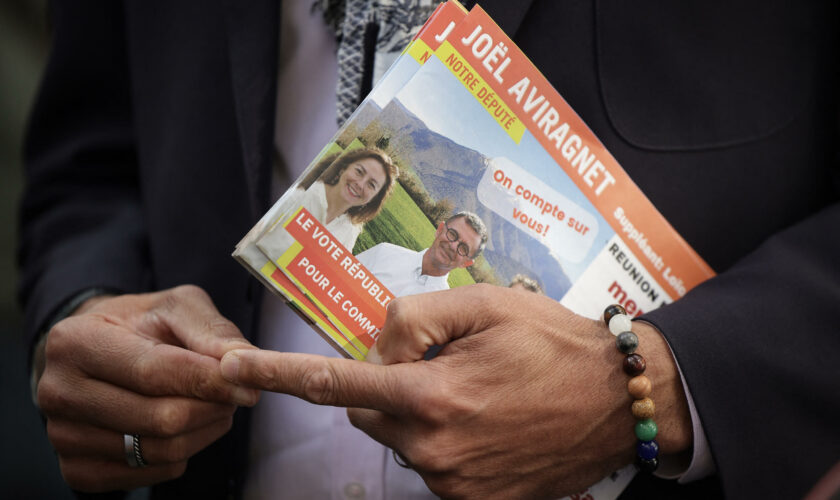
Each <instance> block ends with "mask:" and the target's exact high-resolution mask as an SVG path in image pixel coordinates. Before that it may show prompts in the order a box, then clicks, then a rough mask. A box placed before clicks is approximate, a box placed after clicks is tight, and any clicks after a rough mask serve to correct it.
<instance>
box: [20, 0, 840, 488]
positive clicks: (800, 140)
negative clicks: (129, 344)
mask: <svg viewBox="0 0 840 500" xmlns="http://www.w3.org/2000/svg"><path fill="white" fill-rule="evenodd" d="M480 3H481V5H482V6H484V8H485V9H486V10H487V11H488V12H489V13H490V14H491V15H492V16H493V17H494V18H495V19H496V20H497V21H498V22H499V24H500V25H501V26H502V28H503V29H504V30H506V31H507V32H508V33H509V34H510V35H511V36H512V38H513V39H514V41H515V42H516V43H517V44H519V46H520V47H521V48H522V49H523V51H524V52H525V53H526V54H527V55H528V56H529V57H530V58H531V59H532V61H533V63H534V64H535V65H536V66H537V67H538V68H540V69H541V70H542V72H543V73H544V74H545V75H546V77H547V78H548V79H549V80H550V81H551V82H552V83H553V84H554V86H555V87H556V88H557V90H558V91H559V92H560V93H561V94H562V95H563V96H564V97H565V99H566V100H567V101H568V102H569V103H570V104H571V106H572V107H573V108H574V109H575V110H577V112H578V113H579V114H580V115H581V116H582V117H583V119H584V120H585V121H586V122H587V123H588V124H589V126H590V127H591V128H592V129H593V130H594V131H595V133H596V134H597V135H598V137H600V138H601V140H602V141H603V142H604V144H605V145H606V146H607V148H608V149H609V150H610V151H611V152H612V154H613V155H614V156H615V157H616V158H617V159H618V161H619V162H620V163H621V164H622V166H623V167H624V169H625V170H626V171H627V172H628V173H629V175H630V176H631V178H633V179H634V180H635V182H636V183H637V184H638V185H639V186H640V188H641V189H642V191H643V192H645V193H646V194H647V196H648V197H649V198H650V199H651V200H652V201H653V203H654V205H656V207H658V209H659V210H660V211H661V212H662V213H663V214H664V215H665V217H666V218H667V219H668V220H669V221H670V222H671V223H672V224H673V226H674V227H675V228H676V230H677V231H678V232H679V233H681V234H682V235H683V237H684V238H685V239H686V240H687V241H688V242H689V243H690V244H691V245H692V246H693V247H694V248H695V249H696V250H697V251H698V252H699V254H700V255H701V256H703V257H704V258H705V259H706V261H707V262H709V263H710V264H711V265H712V267H713V268H714V269H715V270H716V271H717V272H718V273H719V276H718V277H716V278H714V279H712V280H710V281H708V282H707V283H705V284H703V285H701V286H700V287H698V288H697V289H695V290H694V291H692V292H690V293H689V294H688V295H687V296H686V297H684V298H683V299H681V300H679V301H677V302H676V303H674V304H672V305H669V306H667V307H664V308H662V309H660V310H658V311H655V312H653V313H650V314H648V315H647V316H646V317H647V319H648V320H650V321H652V322H653V323H654V324H656V325H657V326H658V327H659V328H660V329H661V330H662V331H663V332H664V334H665V336H666V337H667V339H668V341H669V343H670V345H671V346H672V348H673V350H674V353H675V355H676V357H677V359H678V361H679V365H680V367H681V368H682V371H683V372H684V375H685V378H686V379H687V382H688V385H689V386H690V389H691V392H692V394H693V397H694V401H695V402H696V405H697V409H698V411H699V413H700V416H701V419H702V422H703V425H704V427H705V430H706V434H707V437H708V439H709V443H710V447H711V452H712V454H713V457H714V459H715V462H716V465H717V471H718V473H717V475H715V476H714V477H713V478H712V479H709V480H707V481H704V482H703V483H701V484H700V485H695V486H694V487H693V488H688V489H675V488H676V485H674V484H663V483H661V482H657V481H651V480H648V479H645V480H640V481H638V482H637V483H634V484H633V485H632V486H631V488H630V489H629V490H628V492H627V495H628V496H633V495H639V496H642V495H643V496H645V497H655V496H660V497H672V498H673V497H675V496H686V495H689V494H693V495H695V496H708V495H709V494H712V495H719V494H720V493H721V491H722V492H725V493H726V495H727V496H729V497H732V498H769V497H774V498H798V497H801V496H802V495H803V494H805V493H806V492H807V490H808V489H809V488H810V487H811V486H812V485H813V484H814V483H815V482H816V481H817V479H818V478H819V477H820V476H821V475H822V474H823V473H825V471H826V470H827V469H828V468H829V467H830V466H831V465H832V464H833V463H835V462H836V461H837V460H838V459H840V446H838V443H840V425H838V422H840V388H838V385H839V384H840V371H838V368H837V366H838V365H837V362H838V361H840V359H838V358H840V331H838V327H837V324H838V322H837V319H838V312H840V264H838V258H840V235H839V234H838V233H840V204H838V199H840V195H838V193H839V192H840V188H838V116H839V115H840V113H838V109H840V108H838V101H837V98H838V82H837V70H838V54H837V51H836V50H835V46H836V42H837V40H836V32H837V31H838V29H837V28H838V26H837V24H838V23H837V21H838V16H837V15H836V14H837V13H836V12H833V11H834V10H835V9H834V7H833V6H832V5H831V4H833V2H801V1H797V2H793V1H790V2H762V1H754V0H745V1H742V2H735V3H732V2H729V3H726V4H723V3H721V4H720V5H718V4H716V3H714V2H711V3H710V2H708V1H694V0H686V1H681V2H671V1H664V0H662V1H649V2H609V1H582V0H569V1H563V2H559V1H553V0H533V1H524V0H519V1H504V0H495V1H491V0H488V1H482V2H480ZM278 4H279V2H277V1H274V0H252V1H247V2H236V1H233V0H229V1H224V0H212V1H211V0H207V1H203V2H189V1H178V0H174V1H169V2H118V1H111V2H92V1H77V2H65V1H56V2H54V4H53V5H52V9H51V13H52V28H53V37H54V47H53V51H52V54H51V57H50V61H49V64H48V67H47V69H46V73H45V77H44V82H43V86H42V88H41V91H40V95H39V98H38V102H37V105H36V107H35V109H34V112H33V115H32V120H31V124H30V131H29V136H28V140H27V144H26V163H27V167H26V168H27V188H26V193H25V197H24V200H23V204H22V212H21V213H22V218H21V223H22V225H21V240H22V245H21V253H20V256H21V268H22V273H21V275H22V280H21V285H20V293H21V298H22V301H23V303H24V304H25V308H26V324H27V330H28V332H29V335H30V336H32V337H33V338H34V336H35V335H36V334H37V332H38V331H39V330H40V329H41V328H43V325H44V322H45V321H46V318H48V317H49V316H50V315H51V314H52V313H53V312H54V311H56V310H57V309H58V308H59V307H60V305H61V304H62V303H63V302H64V301H66V300H67V299H68V298H69V297H71V296H73V295H74V294H76V293H77V292H79V291H80V290H84V289H87V288H90V287H105V288H110V289H116V290H121V291H125V292H143V291H149V290H156V289H162V288H167V287H171V286H174V285H179V284H183V283H194V284H197V285H199V286H201V287H203V288H204V289H206V290H207V291H208V292H209V294H210V295H211V296H212V298H213V300H214V301H215V303H216V305H217V306H218V308H219V310H220V311H221V312H222V313H223V314H224V315H225V316H227V317H228V318H230V319H231V320H232V321H234V322H235V323H236V324H237V325H238V326H239V327H240V328H241V329H242V331H243V332H246V335H251V336H253V333H254V325H255V318H256V317H257V315H258V313H259V311H258V310H257V305H258V304H259V297H260V294H261V292H262V290H261V285H260V284H259V283H258V282H257V281H256V280H254V279H252V278H251V277H250V276H249V275H248V273H247V272H245V271H244V270H243V269H242V268H241V266H239V264H237V263H236V262H234V260H233V259H232V258H231V257H230V253H231V250H232V248H233V247H234V245H235V243H236V242H237V241H238V240H239V239H240V238H241V237H242V235H243V234H244V233H245V232H246V231H247V230H248V228H250V227H251V226H252V224H253V223H254V222H255V221H256V220H257V219H258V217H259V216H260V215H261V214H262V213H263V212H264V211H265V209H266V208H267V207H268V203H269V195H268V186H269V178H270V175H271V174H270V168H271V167H270V165H271V157H272V147H273V146H272V142H273V141H272V139H273V138H272V136H273V127H274V117H275V114H274V112H275V100H276V99H275V92H276V68H277V64H276V61H277V42H278V40H279V36H278V16H279V5H278ZM313 64H317V61H313ZM245 417H247V415H246V414H244V413H243V414H242V415H240V418H238V422H237V424H236V426H235V429H234V431H233V432H232V433H230V435H228V436H227V437H225V438H224V439H222V440H220V441H219V442H217V443H216V444H215V445H213V446H211V447H210V448H209V449H207V450H206V451H205V452H203V453H201V454H199V455H198V456H196V457H194V458H193V459H192V460H191V461H190V465H189V468H188V470H187V472H186V474H185V475H184V477H182V478H181V479H179V480H177V481H173V482H170V483H166V484H163V485H160V486H158V487H157V488H156V489H155V495H156V496H159V497H161V498H163V497H167V496H169V497H173V498H175V497H192V496H201V497H203V498H211V497H224V496H227V495H228V494H229V493H231V494H234V495H235V494H236V492H238V491H239V486H240V484H241V479H242V476H243V470H244V468H245V467H246V464H245V462H244V457H245V453H244V447H245V446H246V443H247V442H248V441H247V438H246V437H245V432H247V425H246V421H247V418H245ZM698 488H699V489H698ZM703 488H705V489H703ZM692 491H693V492H694V493H690V492H692ZM698 492H700V493H698ZM709 492H712V493H709Z"/></svg>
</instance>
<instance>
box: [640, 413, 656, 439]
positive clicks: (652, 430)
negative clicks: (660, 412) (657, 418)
mask: <svg viewBox="0 0 840 500" xmlns="http://www.w3.org/2000/svg"><path fill="white" fill-rule="evenodd" d="M656 432H657V428H656V422H654V421H653V419H650V418H646V419H644V420H639V421H638V422H636V437H637V438H639V441H652V440H653V438H655V437H656Z"/></svg>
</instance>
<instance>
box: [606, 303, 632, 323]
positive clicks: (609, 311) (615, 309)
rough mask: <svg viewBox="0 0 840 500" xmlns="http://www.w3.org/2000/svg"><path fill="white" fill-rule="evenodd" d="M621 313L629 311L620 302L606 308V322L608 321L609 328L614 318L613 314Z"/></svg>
mask: <svg viewBox="0 0 840 500" xmlns="http://www.w3.org/2000/svg"><path fill="white" fill-rule="evenodd" d="M619 314H627V311H625V310H624V308H623V307H621V306H620V305H618V304H613V305H611V306H609V307H607V308H606V309H605V310H604V323H606V325H607V328H609V327H610V320H611V319H613V316H617V315H619Z"/></svg>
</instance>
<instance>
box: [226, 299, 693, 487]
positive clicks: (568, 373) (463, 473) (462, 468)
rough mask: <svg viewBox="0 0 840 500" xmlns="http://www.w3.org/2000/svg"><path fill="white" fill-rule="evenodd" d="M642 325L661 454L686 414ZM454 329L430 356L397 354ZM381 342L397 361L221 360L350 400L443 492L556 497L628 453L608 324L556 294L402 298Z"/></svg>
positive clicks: (679, 435) (321, 397) (273, 381)
mask: <svg viewBox="0 0 840 500" xmlns="http://www.w3.org/2000/svg"><path fill="white" fill-rule="evenodd" d="M634 330H637V333H638V335H639V337H640V344H641V345H642V347H643V351H642V352H643V354H644V355H645V357H646V358H647V359H648V360H649V369H648V371H647V372H646V374H647V375H648V377H649V378H651V380H652V381H653V385H654V387H655V389H654V390H655V394H656V402H657V418H656V419H657V423H658V424H659V435H658V438H657V439H658V440H659V443H660V445H661V450H662V453H663V454H673V453H678V452H681V451H684V450H686V449H687V448H688V447H689V446H690V442H691V422H690V418H689V413H688V407H687V404H686V399H685V394H684V393H683V388H682V384H681V382H680V378H679V374H678V372H677V368H676V364H675V363H674V361H673V358H672V357H671V355H670V353H669V351H668V347H667V344H666V343H665V341H664V339H663V338H662V337H661V335H660V334H659V333H658V332H657V331H656V330H655V329H654V328H653V327H651V326H649V325H644V324H638V323H637V324H636V325H634ZM449 340H451V343H449V344H448V345H447V346H446V347H445V348H444V349H443V350H442V351H441V353H440V354H439V355H438V356H437V357H436V358H434V359H433V360H431V361H417V362H414V363H401V362H406V361H414V360H419V359H422V356H423V353H425V351H426V349H427V348H428V347H429V346H431V345H441V344H444V343H446V342H447V341H449ZM377 346H378V348H379V353H380V354H381V356H382V359H383V361H384V362H385V363H386V364H387V363H396V364H391V365H388V366H378V365H374V364H371V363H358V362H355V361H350V360H341V359H329V358H322V357H318V356H312V355H304V354H290V353H276V352H270V351H259V350H247V351H239V350H236V351H232V352H230V353H228V354H227V355H225V357H224V358H223V359H222V363H221V368H222V373H223V375H224V376H225V378H227V379H228V380H230V381H233V382H237V383H240V384H242V385H244V386H248V387H256V388H261V389H265V390H270V391H276V392H284V393H288V394H293V395H295V396H298V397H301V398H303V399H306V400H308V401H311V402H313V403H318V404H326V405H337V406H347V407H349V408H351V409H350V410H348V413H349V416H350V419H351V421H352V422H353V424H354V425H356V426H357V427H359V428H360V429H362V430H363V431H365V432H367V433H368V434H369V435H371V436H372V437H373V438H374V439H376V440H378V441H380V442H381V443H383V444H385V445H386V446H389V447H391V448H393V449H395V450H397V451H398V452H399V453H400V454H402V455H403V456H404V457H405V458H406V459H407V461H408V463H409V464H411V466H412V467H413V468H414V469H415V470H416V471H417V472H419V473H420V474H421V476H422V477H423V479H424V480H425V481H426V483H427V484H428V486H429V487H430V489H431V490H432V491H433V492H435V493H436V494H438V495H441V496H443V497H460V496H464V495H467V496H469V497H471V498H532V497H549V496H553V497H560V496H563V495H566V494H571V493H576V492H579V491H580V490H582V489H583V488H585V487H587V486H589V485H590V484H592V483H594V482H596V481H597V480H598V479H601V478H603V477H604V476H606V475H608V474H609V473H611V472H612V471H614V470H616V469H618V468H620V467H621V466H623V465H626V464H628V463H630V462H631V461H632V459H633V456H634V452H633V449H634V445H635V440H634V438H633V433H632V428H633V417H632V415H631V413H630V411H629V410H628V408H629V406H630V403H631V402H632V400H631V397H630V396H629V395H628V394H627V391H626V383H627V376H626V375H625V374H624V373H623V372H622V371H621V368H620V366H621V363H620V358H621V355H620V354H619V353H618V352H617V351H616V349H615V347H614V339H613V337H612V335H610V334H609V332H608V331H607V330H606V328H604V326H603V325H602V324H601V323H600V322H597V321H593V320H589V319H586V318H583V317H580V316H577V315H575V314H572V313H571V312H569V311H568V310H567V309H565V308H564V307H562V306H560V305H559V304H557V303H556V302H555V301H552V300H551V299H548V298H546V297H542V296H538V295H535V294H532V293H525V292H520V291H515V290H509V289H505V288H500V287H493V286H487V285H477V286H472V287H466V288H460V289H458V290H453V291H443V292H436V293H429V294H421V295H415V296H410V297H402V298H398V299H396V300H395V301H394V302H392V303H391V305H390V306H389V308H388V319H387V320H386V324H385V328H384V330H383V332H382V335H381V339H380V342H379V343H378V344H377Z"/></svg>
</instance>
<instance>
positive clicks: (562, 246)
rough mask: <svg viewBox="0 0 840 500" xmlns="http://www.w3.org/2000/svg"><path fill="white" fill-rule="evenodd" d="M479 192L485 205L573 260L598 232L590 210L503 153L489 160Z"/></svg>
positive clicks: (582, 255)
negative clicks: (501, 155)
mask: <svg viewBox="0 0 840 500" xmlns="http://www.w3.org/2000/svg"><path fill="white" fill-rule="evenodd" d="M560 175H562V173H560ZM477 195H478V200H479V201H480V202H481V203H482V204H484V206H486V207H487V208H489V209H490V210H492V211H494V212H495V213H497V214H498V215H500V216H501V217H504V218H505V219H506V220H507V221H509V222H510V223H511V224H513V225H514V226H516V227H517V228H519V229H520V230H522V231H524V232H525V233H527V234H529V235H530V236H532V237H533V238H535V239H537V240H538V241H540V242H542V243H543V244H544V245H545V246H547V247H548V248H549V250H550V251H551V253H552V254H553V255H554V256H555V257H558V258H562V259H566V260H568V261H570V262H580V261H582V260H583V259H584V258H585V257H586V255H587V253H588V252H589V249H590V248H591V247H592V244H593V242H594V241H595V236H596V235H597V234H598V220H597V219H596V218H595V216H594V215H593V214H592V213H591V212H589V211H588V210H586V209H584V208H582V207H581V206H580V205H578V204H577V203H575V202H573V201H572V200H570V199H569V198H567V197H565V196H563V195H562V194H561V193H559V192H557V191H556V190H555V189H553V188H552V187H550V186H548V185H547V184H546V183H545V182H543V181H541V180H540V179H538V178H537V177H535V176H533V175H532V174H530V173H528V171H526V170H525V169H524V168H522V167H520V166H519V165H517V164H516V163H514V162H512V161H510V160H509V159H507V158H504V157H499V158H493V159H491V160H490V161H489V163H488V166H487V168H486V169H485V171H484V174H483V175H482V177H481V181H479V183H478V189H477Z"/></svg>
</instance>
